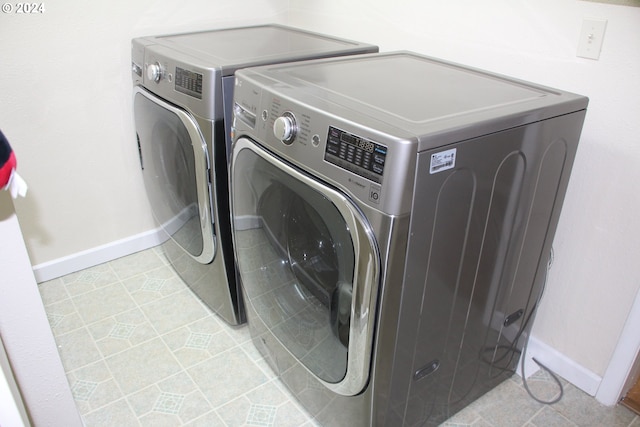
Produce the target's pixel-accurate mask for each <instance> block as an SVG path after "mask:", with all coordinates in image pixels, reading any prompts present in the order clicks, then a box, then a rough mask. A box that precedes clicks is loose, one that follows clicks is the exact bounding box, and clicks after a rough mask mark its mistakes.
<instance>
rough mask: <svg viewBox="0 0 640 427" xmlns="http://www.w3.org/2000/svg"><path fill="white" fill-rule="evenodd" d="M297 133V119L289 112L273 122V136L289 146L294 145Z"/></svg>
mask: <svg viewBox="0 0 640 427" xmlns="http://www.w3.org/2000/svg"><path fill="white" fill-rule="evenodd" d="M297 133H298V127H297V126H296V118H295V116H294V115H293V114H292V113H290V112H288V111H287V112H286V113H284V114H283V115H282V116H280V117H278V118H277V119H276V120H275V121H274V122H273V134H274V135H275V136H276V138H278V139H279V140H280V141H282V142H283V143H285V144H287V145H290V144H292V143H293V140H294V139H295V138H296V134H297Z"/></svg>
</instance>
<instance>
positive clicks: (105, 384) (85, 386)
mask: <svg viewBox="0 0 640 427" xmlns="http://www.w3.org/2000/svg"><path fill="white" fill-rule="evenodd" d="M67 376H68V379H69V384H70V386H71V390H72V393H73V396H74V397H75V398H76V404H77V406H78V409H79V411H80V413H81V414H87V413H89V412H91V411H93V410H96V409H98V408H101V407H103V406H105V405H109V404H111V403H113V402H115V401H117V400H119V399H120V398H121V397H122V392H121V391H120V389H119V388H118V385H117V384H116V383H115V381H114V379H113V377H112V376H111V373H110V372H109V370H108V369H107V367H106V365H105V364H104V362H103V361H99V362H96V363H93V364H91V365H87V366H85V367H83V368H80V369H77V370H75V371H73V372H70V373H69V374H68V375H67Z"/></svg>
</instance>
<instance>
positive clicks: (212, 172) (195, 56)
mask: <svg viewBox="0 0 640 427" xmlns="http://www.w3.org/2000/svg"><path fill="white" fill-rule="evenodd" d="M377 50H378V48H377V47H376V46H373V45H368V44H364V43H359V42H353V41H349V40H343V39H338V38H335V37H329V36H324V35H320V34H315V33H310V32H307V31H302V30H298V29H294V28H290V27H285V26H280V25H263V26H255V27H243V28H232V29H223V30H215V31H204V32H197V33H187V34H172V35H165V36H155V37H141V38H136V39H134V40H133V41H132V72H133V86H134V89H133V90H134V100H133V103H134V116H135V117H134V118H135V126H136V135H137V142H138V149H139V152H140V165H141V168H142V175H143V178H144V183H145V187H146V192H147V195H148V198H149V201H150V204H151V208H152V212H153V215H154V217H155V219H156V221H157V222H158V224H159V225H160V229H161V230H162V232H163V233H164V234H165V237H166V242H165V243H164V244H163V246H164V251H165V254H166V256H167V258H168V259H169V261H170V262H171V264H172V265H173V267H174V268H175V270H176V271H177V272H178V273H179V275H180V277H181V278H182V279H183V280H184V281H185V282H186V283H187V284H188V285H189V286H190V287H191V289H192V290H193V291H194V292H195V293H196V294H197V295H198V296H199V297H200V298H201V300H202V301H203V302H204V303H205V304H207V305H208V306H209V307H210V308H211V309H212V310H213V311H215V312H216V313H217V314H218V315H220V317H222V318H223V319H224V320H225V321H227V322H228V323H230V324H232V325H236V324H240V323H243V322H244V311H243V305H242V299H241V294H240V292H239V290H238V286H239V285H238V280H237V277H236V276H237V274H236V267H235V263H234V260H233V248H232V239H231V223H230V218H229V216H230V213H229V193H228V176H227V174H228V159H229V153H230V149H229V147H230V145H231V140H230V137H229V136H228V135H229V132H228V131H229V127H230V126H229V123H230V121H231V119H230V117H231V106H232V98H233V90H234V85H233V81H234V80H233V73H234V71H235V70H237V69H239V68H242V67H246V66H250V65H261V64H273V63H278V62H287V61H299V60H306V59H313V58H324V57H330V56H341V55H353V54H361V53H370V52H377Z"/></svg>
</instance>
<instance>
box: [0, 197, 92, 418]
mask: <svg viewBox="0 0 640 427" xmlns="http://www.w3.org/2000/svg"><path fill="white" fill-rule="evenodd" d="M0 236H2V238H1V239H0V260H2V280H1V281H0V295H2V298H0V336H1V337H2V342H3V345H4V347H1V346H0V351H3V350H6V354H7V356H8V359H9V362H10V364H11V370H12V371H13V375H14V376H15V379H16V382H17V384H18V387H19V388H20V392H21V393H22V397H23V399H24V404H25V406H26V407H27V411H28V413H29V416H30V418H31V422H32V424H33V425H35V426H43V427H44V426H68V427H76V426H77V427H79V426H81V425H82V422H81V420H80V415H79V414H78V411H77V410H76V407H75V403H74V401H73V397H72V395H71V390H70V389H69V384H68V383H67V379H66V377H65V375H64V370H63V368H62V362H61V361H60V356H59V355H58V349H57V347H56V343H55V341H54V339H53V335H52V333H51V329H49V322H48V321H47V315H46V314H45V311H44V307H43V306H42V302H41V301H40V294H39V293H38V286H37V284H36V281H35V278H34V277H33V273H32V272H31V269H30V268H29V267H30V262H29V257H28V256H27V250H26V248H25V245H24V241H23V240H22V234H21V232H20V225H19V224H18V219H17V217H16V215H15V212H14V209H13V203H12V201H11V198H10V196H9V194H8V193H7V192H6V191H0ZM4 368H5V366H3V369H2V372H3V373H6V372H7V371H5V369H4ZM9 372H10V371H9ZM4 397H5V398H6V396H4ZM18 397H19V396H16V398H15V399H18ZM17 402H19V400H17ZM9 403H10V401H2V403H0V406H3V408H2V411H0V412H3V413H4V410H5V408H4V406H5V405H6V409H7V412H8V408H9ZM4 415H6V414H4ZM2 421H3V425H5V424H4V422H5V421H6V422H8V420H7V419H5V418H4V417H2ZM11 425H20V424H18V423H17V420H16V424H10V423H9V424H6V426H11Z"/></svg>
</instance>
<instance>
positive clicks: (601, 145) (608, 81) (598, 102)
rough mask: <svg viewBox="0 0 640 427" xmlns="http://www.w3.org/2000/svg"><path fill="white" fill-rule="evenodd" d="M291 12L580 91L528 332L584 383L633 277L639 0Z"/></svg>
mask: <svg viewBox="0 0 640 427" xmlns="http://www.w3.org/2000/svg"><path fill="white" fill-rule="evenodd" d="M290 14H291V15H290V21H289V23H290V24H292V25H296V26H301V27H305V28H309V29H312V30H315V31H320V32H328V33H333V34H335V35H337V36H343V37H349V38H354V39H359V40H364V41H367V42H370V43H377V44H378V45H379V46H380V48H381V50H382V51H391V50H404V49H406V50H413V51H417V52H420V53H423V54H427V55H431V56H435V57H440V58H444V59H448V60H452V61H456V62H460V63H463V64H467V65H471V66H475V67H478V68H483V69H487V70H491V71H495V72H499V73H503V74H507V75H510V76H514V77H518V78H522V79H525V80H530V81H533V82H536V83H541V84H545V85H549V86H552V87H559V88H562V89H564V90H568V91H573V92H577V93H580V94H583V95H587V96H589V97H590V105H589V109H588V113H587V118H586V123H585V126H584V130H583V134H582V139H581V143H580V144H581V145H580V148H579V152H578V156H577V160H576V164H575V167H574V170H573V175H572V179H571V183H570V187H569V191H568V194H567V198H566V201H565V205H564V210H563V214H562V218H561V221H560V225H559V229H558V232H557V234H556V239H555V243H554V247H555V261H554V264H553V266H552V270H551V272H550V277H549V282H548V287H547V290H546V293H545V296H544V298H543V301H542V304H541V307H540V310H539V313H538V316H537V319H536V323H535V326H534V331H533V334H534V335H535V337H537V338H538V340H539V342H541V343H542V346H543V347H546V348H547V349H550V350H552V352H553V353H554V356H553V359H562V358H564V359H566V361H568V363H575V364H576V365H577V366H575V367H574V368H576V369H577V371H579V372H578V373H576V374H572V373H567V376H572V375H573V376H574V377H575V378H576V381H578V382H580V381H584V382H585V383H586V384H583V388H585V389H588V391H589V392H591V393H592V394H594V393H595V391H596V390H597V386H598V384H597V383H598V382H599V380H600V379H601V378H602V376H603V375H604V374H605V371H606V370H607V368H608V365H609V361H610V359H611V356H612V354H613V352H614V350H615V349H616V346H617V344H618V338H619V336H620V333H621V331H622V329H623V327H624V325H625V321H626V319H627V316H628V315H629V313H630V311H631V310H632V305H633V301H634V299H635V295H636V293H637V292H638V288H639V286H640V270H639V269H638V267H637V265H638V259H639V258H638V255H639V254H640V221H638V220H637V218H638V212H639V208H640V197H638V190H637V183H638V182H640V168H638V164H639V162H640V136H639V135H640V48H639V46H640V45H639V44H638V40H640V8H633V7H627V6H613V5H607V4H599V3H592V2H582V1H578V0H517V1H514V0H487V1H484V2H477V1H472V0H453V1H447V2H443V1H438V0H395V1H389V0H352V1H349V2H344V1H340V0H325V1H323V2H308V1H304V0H291V11H290ZM585 17H591V18H601V19H606V20H607V21H608V25H607V29H606V34H605V37H604V45H603V49H602V53H601V56H600V59H599V60H597V61H596V60H589V59H583V58H578V57H576V51H577V43H578V37H579V34H580V30H581V26H582V20H583V19H584V18H585ZM395 77H401V75H399V76H389V78H395ZM639 309H640V308H639ZM636 330H637V328H636ZM578 377H587V378H586V379H585V378H582V379H580V378H578ZM594 387H595V389H594ZM609 403H611V402H609Z"/></svg>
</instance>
